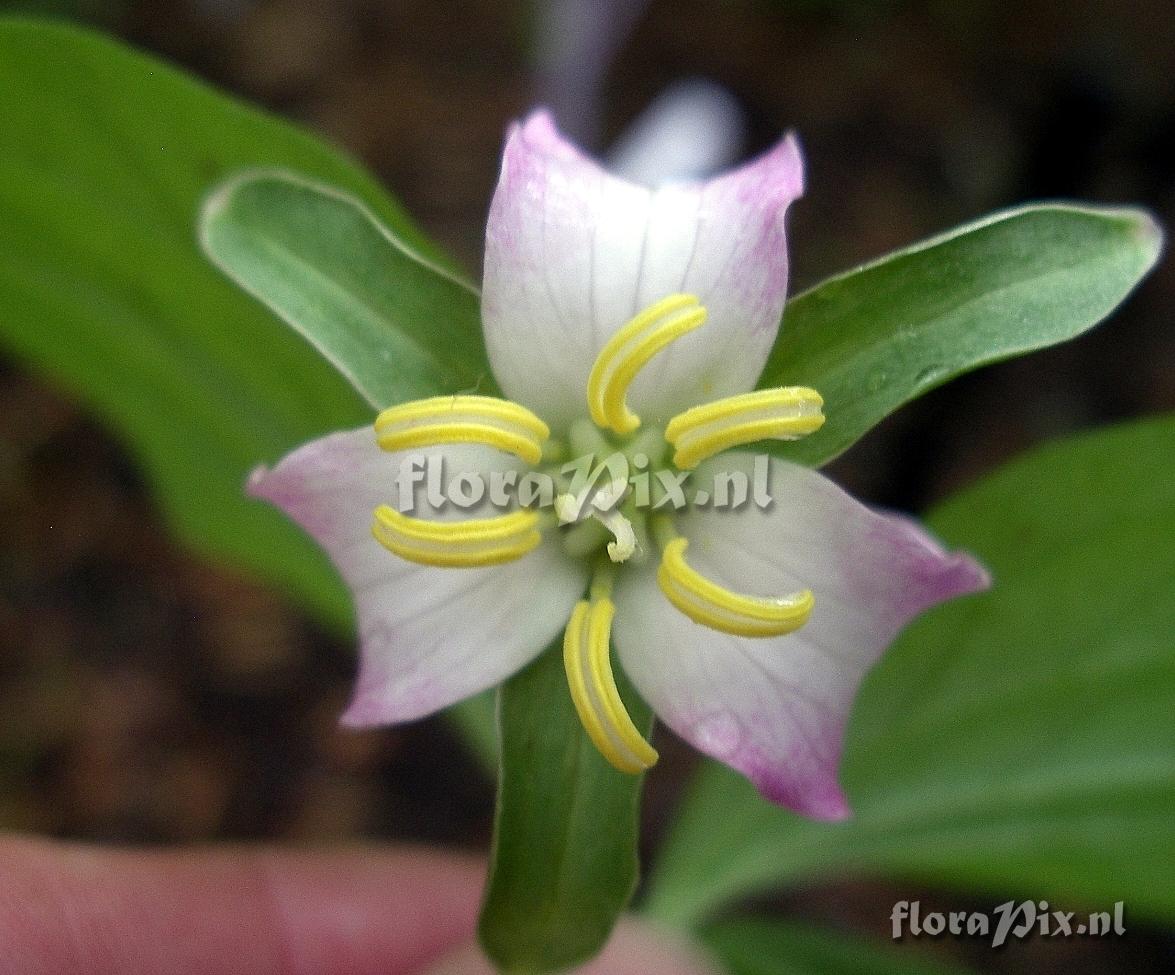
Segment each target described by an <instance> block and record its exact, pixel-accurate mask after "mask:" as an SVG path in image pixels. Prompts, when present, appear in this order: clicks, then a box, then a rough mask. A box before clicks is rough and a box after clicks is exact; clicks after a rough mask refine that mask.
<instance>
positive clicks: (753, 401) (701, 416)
mask: <svg viewBox="0 0 1175 975" xmlns="http://www.w3.org/2000/svg"><path fill="white" fill-rule="evenodd" d="M823 405H824V400H823V399H822V398H821V397H820V394H819V393H818V392H816V390H814V389H807V388H805V387H803V386H783V387H780V388H778V389H760V390H758V391H756V392H753V393H744V394H743V395H742V396H730V397H728V398H726V399H720V400H716V401H715V402H713V403H706V404H705V405H704V406H695V407H694V408H693V409H690V410H686V411H685V412H684V413H679V414H678V415H677V416H675V417H674V418H673V419H672V420H670V421H669V426H667V427H666V428H665V439H666V440H668V441H669V442H670V443H671V444H673V446H674V448H675V453H674V454H673V464H674V466H675V467H677V468H678V469H679V470H683V471H684V470H691V469H692V468H694V467H697V466H698V464H700V463H701V462H702V461H703V460H705V459H706V458H707V457H712V456H714V454H717V453H721V452H722V451H723V450H729V449H730V448H731V447H738V446H741V445H742V444H748V443H754V442H755V441H756V440H798V439H799V438H800V437H804V436H807V435H808V434H809V433H813V432H815V431H816V430H819V429H820V428H821V427H822V426H823V425H824V414H823V413H821V412H820V408H821V407H822V406H823Z"/></svg>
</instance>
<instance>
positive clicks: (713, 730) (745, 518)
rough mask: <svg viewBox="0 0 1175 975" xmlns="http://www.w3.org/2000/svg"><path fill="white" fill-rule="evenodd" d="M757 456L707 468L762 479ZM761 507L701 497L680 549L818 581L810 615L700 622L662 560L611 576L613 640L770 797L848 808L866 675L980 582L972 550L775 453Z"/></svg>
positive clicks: (654, 691) (825, 814) (789, 579)
mask: <svg viewBox="0 0 1175 975" xmlns="http://www.w3.org/2000/svg"><path fill="white" fill-rule="evenodd" d="M752 465H753V459H752V458H751V457H750V456H749V455H746V454H724V455H722V456H721V457H719V458H715V459H714V460H713V461H710V462H709V463H707V464H705V465H703V466H702V467H701V468H699V471H698V472H697V474H696V475H695V478H694V480H693V484H694V485H695V486H703V485H705V486H707V487H709V486H710V485H711V484H713V483H714V482H713V480H712V478H713V477H714V474H715V472H716V471H727V472H741V473H742V474H744V475H746V476H747V477H748V478H753V467H752ZM769 483H770V489H771V495H772V496H773V497H774V499H775V502H774V504H773V505H772V506H771V507H770V508H769V509H768V510H761V509H759V508H757V507H756V506H754V505H753V504H751V505H747V506H746V507H745V508H742V509H740V510H738V511H732V510H716V509H710V510H702V509H694V510H690V511H688V512H684V513H683V514H682V515H681V516H679V517H678V519H677V527H678V530H679V532H680V533H681V534H682V535H684V536H686V537H687V538H688V539H689V548H688V551H687V556H686V557H687V560H688V562H689V564H690V565H691V566H692V567H694V568H695V569H697V570H698V571H699V572H701V573H702V574H703V575H705V576H707V577H709V578H711V579H713V580H714V581H715V582H717V583H719V584H720V585H723V586H726V587H727V588H729V589H731V590H734V591H736V592H742V593H747V594H752V595H759V596H772V595H780V596H783V595H787V594H788V593H791V592H794V591H796V590H799V589H805V588H806V589H811V590H812V592H813V594H814V596H815V608H814V609H813V610H812V615H811V617H810V619H809V620H808V622H807V624H806V625H805V626H803V627H802V628H801V629H799V630H798V631H796V632H795V633H792V634H789V635H787V636H781V637H772V638H767V639H752V638H746V637H739V636H731V635H729V634H725V633H718V632H716V631H713V630H710V629H708V628H706V627H704V626H701V625H699V624H697V623H694V622H693V621H691V620H690V619H688V618H687V617H686V616H684V615H683V614H682V613H680V612H679V611H678V610H677V609H675V608H674V607H673V606H672V604H670V603H669V601H668V600H667V599H666V598H665V596H664V595H663V594H662V592H661V590H660V588H659V587H658V585H657V581H656V577H655V571H654V569H653V568H651V567H650V568H647V569H644V570H643V571H642V572H640V573H639V574H637V575H636V576H635V577H634V578H631V579H629V578H626V579H625V580H624V584H623V585H622V586H621V587H619V588H618V592H617V597H616V603H617V613H616V622H615V624H614V627H615V628H614V632H615V639H616V647H617V651H618V653H619V655H620V658H621V661H622V662H623V664H624V668H625V670H626V672H627V673H628V675H629V676H630V677H631V678H632V680H633V683H634V684H635V685H636V687H637V689H638V690H639V691H640V692H641V694H642V695H643V696H644V697H645V699H646V700H647V701H648V702H649V703H650V704H651V705H652V707H653V709H654V710H655V711H656V712H657V714H658V716H659V717H660V718H661V720H663V721H664V722H665V723H666V724H668V725H669V726H670V727H671V728H672V729H673V730H674V731H676V732H677V733H678V734H679V735H681V736H682V737H683V738H685V739H687V740H688V741H690V742H691V743H693V744H694V745H695V746H696V747H697V748H698V749H699V750H700V751H702V752H705V753H706V754H708V755H710V756H712V757H713V758H716V759H718V760H719V761H721V762H725V763H726V764H727V765H729V766H731V767H732V768H735V769H737V770H738V771H740V772H742V773H743V774H744V775H746V776H747V777H748V778H749V779H750V780H751V781H752V782H753V783H754V784H755V786H756V787H757V788H758V789H759V791H760V792H761V793H762V794H763V795H764V796H765V797H766V798H768V799H770V800H771V801H773V802H777V803H779V804H781V805H784V806H787V807H788V808H790V809H793V810H795V811H796V812H798V813H802V814H803V815H806V816H810V817H812V818H814V819H826V820H836V819H843V818H845V817H846V816H848V815H849V807H848V803H847V801H846V800H845V797H844V794H843V793H842V792H841V789H840V785H839V783H838V779H837V770H838V767H839V764H840V757H841V749H842V745H843V739H844V729H845V725H846V723H847V721H848V717H849V711H850V709H851V707H852V702H853V698H854V696H855V695H856V692H857V688H858V686H859V684H860V682H861V679H862V678H863V677H864V675H865V673H866V672H867V671H868V669H869V668H870V667H871V666H872V665H873V664H874V663H875V662H876V660H877V659H878V657H880V656H881V654H882V652H883V651H884V650H885V648H886V647H887V646H889V644H890V643H891V642H892V641H893V639H894V637H895V636H896V635H897V633H898V631H899V630H900V629H901V628H902V627H903V626H905V625H906V624H907V623H908V622H909V621H910V620H911V619H913V618H914V617H915V616H917V615H918V614H919V613H921V612H923V611H924V610H926V609H928V608H929V607H931V606H934V605H935V604H937V603H940V602H943V601H944V600H947V599H952V598H954V597H955V596H960V595H963V594H965V593H970V592H976V591H978V590H981V589H984V588H986V587H987V586H988V584H989V578H988V575H987V573H986V572H985V571H984V569H983V568H982V566H980V565H979V564H978V563H976V562H975V561H974V560H973V559H972V558H971V557H970V556H968V555H966V554H965V553H959V552H955V553H950V552H947V551H945V550H944V549H943V548H942V547H941V546H940V545H939V544H938V543H937V542H936V541H935V540H934V539H932V538H931V537H930V536H929V535H927V534H926V532H925V531H924V530H923V529H922V528H920V527H919V526H918V525H917V524H916V523H915V522H914V521H912V520H910V519H908V518H903V517H898V516H894V515H886V514H880V513H878V512H875V511H871V510H870V509H868V508H866V507H865V506H864V505H861V504H859V503H858V502H856V501H854V500H853V499H852V498H851V497H849V495H847V494H845V493H844V492H843V491H842V490H841V489H840V488H838V487H837V486H836V485H835V484H833V483H832V482H831V481H829V480H828V479H826V478H825V477H823V476H822V475H821V474H818V473H816V472H815V471H811V470H808V469H807V468H803V467H798V466H795V465H792V464H787V463H783V462H781V461H771V462H770V480H769Z"/></svg>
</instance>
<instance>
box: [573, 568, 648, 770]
mask: <svg viewBox="0 0 1175 975" xmlns="http://www.w3.org/2000/svg"><path fill="white" fill-rule="evenodd" d="M593 588H595V587H594V586H593ZM615 613H616V608H615V606H614V605H613V604H612V600H611V599H609V598H607V597H603V598H594V596H593V600H592V601H591V602H588V600H586V599H584V600H580V601H579V602H578V603H576V605H575V609H574V610H573V611H572V613H571V620H570V622H569V623H568V624H567V630H566V631H565V633H564V635H563V665H564V668H565V669H566V671H567V686H568V688H569V689H570V691H571V700H572V702H573V703H574V704H575V710H576V712H577V713H578V714H579V720H580V721H582V722H583V727H584V730H585V731H587V733H588V737H589V738H590V739H591V740H592V744H594V745H595V746H596V748H597V749H599V752H600V754H601V755H603V756H604V758H606V759H607V760H608V761H609V762H610V763H611V764H612V765H613V767H615V768H617V769H619V770H620V771H621V772H627V773H629V774H632V775H636V774H639V773H641V772H644V771H645V770H646V769H648V768H651V767H652V766H653V765H654V764H655V763H656V761H657V752H656V750H655V749H654V748H653V746H652V745H650V744H649V743H648V742H647V741H645V739H644V738H643V737H641V733H640V732H639V731H638V730H637V728H636V725H634V724H633V723H632V718H630V717H629V715H628V711H627V710H626V709H625V707H624V702H623V701H622V700H621V699H620V692H619V691H618V690H617V689H616V680H615V678H614V676H613V673H612V662H611V657H610V654H609V648H608V645H609V641H610V638H611V635H612V618H613V616H614V615H615Z"/></svg>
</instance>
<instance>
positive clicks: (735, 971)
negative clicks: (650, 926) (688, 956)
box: [700, 918, 967, 975]
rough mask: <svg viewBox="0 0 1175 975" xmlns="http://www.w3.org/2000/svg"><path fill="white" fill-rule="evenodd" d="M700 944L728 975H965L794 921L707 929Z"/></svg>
mask: <svg viewBox="0 0 1175 975" xmlns="http://www.w3.org/2000/svg"><path fill="white" fill-rule="evenodd" d="M700 936H701V940H702V942H703V943H704V944H705V945H706V946H707V947H709V949H710V950H711V951H712V952H713V953H714V954H715V955H716V956H717V957H718V960H719V961H721V962H722V965H723V967H724V968H725V970H726V971H727V972H729V973H730V975H966V971H967V970H966V969H964V968H961V967H957V966H955V965H949V964H946V963H944V962H940V961H935V960H932V959H930V958H929V957H927V955H926V954H925V953H924V952H922V951H920V950H919V949H918V948H913V947H911V946H909V945H902V946H897V945H880V944H873V943H872V942H870V941H866V940H865V939H863V938H857V937H853V936H850V935H846V934H845V933H844V932H842V931H833V930H822V929H820V928H817V927H813V926H811V925H808V924H800V923H798V922H795V921H774V920H773V921H767V920H757V919H750V918H742V919H738V920H731V921H721V922H718V923H716V924H712V925H708V926H707V927H705V928H703V929H702V931H701V932H700Z"/></svg>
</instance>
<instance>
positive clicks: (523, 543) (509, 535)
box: [371, 504, 542, 568]
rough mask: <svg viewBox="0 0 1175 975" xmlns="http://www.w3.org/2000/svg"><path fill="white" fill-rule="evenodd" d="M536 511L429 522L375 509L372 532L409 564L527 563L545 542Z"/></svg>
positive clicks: (474, 565) (388, 509)
mask: <svg viewBox="0 0 1175 975" xmlns="http://www.w3.org/2000/svg"><path fill="white" fill-rule="evenodd" d="M538 521H539V514H538V512H536V511H530V510H525V511H514V512H511V513H510V514H508V515H497V516H495V517H493V518H473V519H470V520H468V521H425V520H424V519H421V518H412V517H409V516H408V515H405V514H402V513H401V512H399V511H397V510H396V509H395V508H392V507H391V506H389V505H386V504H384V505H380V506H379V507H378V508H376V509H375V515H374V519H373V521H372V524H371V532H372V534H373V535H374V536H375V538H376V541H378V542H379V543H380V544H381V545H383V547H384V548H386V549H388V551H390V552H393V553H394V554H396V555H398V556H400V558H402V559H407V560H408V561H409V562H418V563H420V564H421V565H433V566H440V567H444V568H477V567H480V566H487V565H500V564H501V563H503V562H512V561H514V560H515V559H519V558H522V556H524V555H526V553H527V552H529V551H530V550H531V549H533V548H534V547H535V546H536V545H538V544H539V542H540V541H542V536H541V535H540V533H539V531H538V527H537V525H538Z"/></svg>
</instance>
